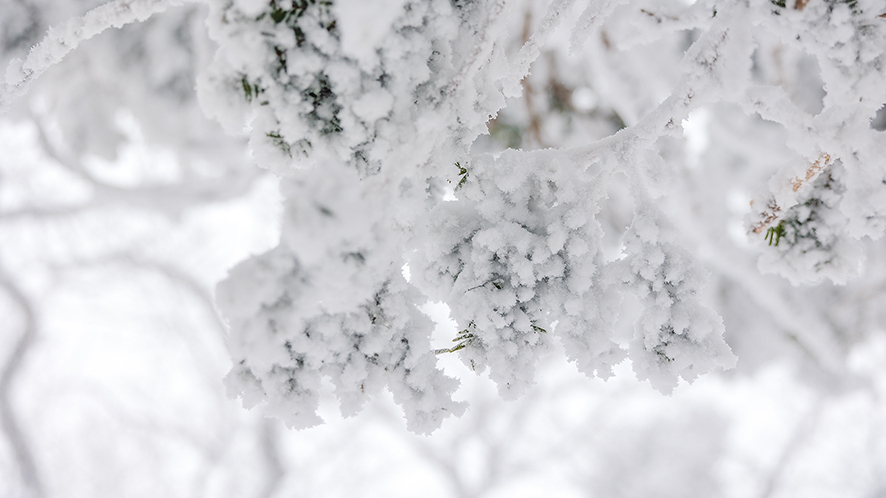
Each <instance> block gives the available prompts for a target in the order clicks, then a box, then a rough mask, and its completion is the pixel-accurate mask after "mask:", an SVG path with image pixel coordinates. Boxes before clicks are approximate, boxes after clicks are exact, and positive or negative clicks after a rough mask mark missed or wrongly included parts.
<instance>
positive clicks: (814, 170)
mask: <svg viewBox="0 0 886 498" xmlns="http://www.w3.org/2000/svg"><path fill="white" fill-rule="evenodd" d="M830 163H831V155H830V154H828V153H827V152H822V153H821V155H820V156H818V159H816V160H815V162H814V163H812V164H811V165H810V166H809V167H808V168H807V169H806V174H805V175H804V176H803V177H802V178H801V177H794V178H791V180H790V183H791V190H793V191H794V192H796V191H798V190H800V187H802V186H803V185H806V184H808V183H809V182H811V181H812V180H814V179H815V178H817V177H818V175H819V174H820V173H821V170H823V169H824V168H825V167H827V166H828V165H830ZM751 205H752V206H753V205H754V201H751ZM783 211H784V209H783V208H782V207H781V206H779V205H778V202H776V200H775V199H774V198H770V199H769V202H768V203H767V204H766V209H765V210H763V213H761V215H762V219H761V220H760V221H758V222H757V223H754V225H753V227H752V228H751V231H752V232H754V233H762V232H763V231H764V230H766V229H768V228H769V227H770V226H772V224H773V223H774V222H775V221H777V220H778V219H779V218H781V215H782V212H783Z"/></svg>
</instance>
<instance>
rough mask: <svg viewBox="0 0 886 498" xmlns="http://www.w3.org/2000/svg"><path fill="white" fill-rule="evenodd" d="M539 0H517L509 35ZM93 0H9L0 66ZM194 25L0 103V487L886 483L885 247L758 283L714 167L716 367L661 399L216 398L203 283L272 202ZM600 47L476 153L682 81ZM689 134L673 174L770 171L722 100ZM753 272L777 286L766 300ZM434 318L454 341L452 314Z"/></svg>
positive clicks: (189, 15)
mask: <svg viewBox="0 0 886 498" xmlns="http://www.w3.org/2000/svg"><path fill="white" fill-rule="evenodd" d="M536 3H539V4H541V5H536ZM545 3H546V2H529V1H527V2H524V5H523V8H524V9H525V23H526V26H527V28H526V29H527V30H528V29H529V28H528V26H530V25H531V24H532V23H533V22H537V19H538V18H539V17H540V14H539V13H540V12H543V9H544V6H545V5H544V4H545ZM639 3H641V4H642V3H643V2H639ZM646 3H650V2H646ZM96 4H97V2H95V1H92V0H64V1H62V0H0V61H2V62H3V63H4V64H5V62H6V61H7V60H9V59H11V58H12V57H14V56H20V55H21V54H23V53H25V52H26V50H27V48H28V47H29V46H31V45H33V44H34V43H35V42H36V41H38V40H39V39H40V37H41V36H42V34H43V33H44V32H45V31H46V29H47V27H48V26H49V25H52V24H57V23H58V22H60V21H62V20H65V19H67V18H69V17H71V16H74V15H80V14H82V13H83V12H85V11H86V10H87V9H88V8H90V7H92V6H94V5H96ZM636 4H637V2H634V3H632V4H631V5H632V7H631V8H633V9H635V10H636V9H637V8H640V7H638V6H637V5H636ZM644 5H645V4H644ZM626 8H627V7H626ZM204 20H205V12H204V11H203V8H202V7H201V6H191V5H188V6H185V7H176V8H174V9H171V10H169V11H168V12H165V13H163V14H162V15H158V16H155V17H154V18H152V19H151V20H149V21H147V22H145V23H141V24H136V25H131V26H127V27H125V28H124V29H121V30H113V31H112V32H107V33H104V34H102V35H101V36H99V37H97V38H95V39H93V40H90V41H88V42H86V43H84V44H83V45H82V46H81V47H80V48H79V49H77V50H76V51H75V52H73V53H72V54H71V55H70V56H69V57H68V58H67V59H66V60H65V61H64V62H63V63H62V64H59V65H58V66H56V67H54V68H53V69H51V70H50V71H49V72H47V73H46V74H45V75H44V77H43V78H42V79H41V80H40V81H38V83H37V85H36V86H35V87H34V88H33V89H32V90H31V92H30V93H29V94H28V96H27V97H26V98H24V99H21V100H19V101H18V102H17V103H16V105H15V107H14V108H13V110H12V111H11V112H10V113H9V114H6V115H4V116H2V117H0V420H2V437H0V497H4V498H5V497H10V498H24V497H29V498H31V497H33V498H37V497H47V498H48V497H66V498H69V497H121V498H122V497H163V498H173V497H242V498H247V497H256V498H258V497H298V496H310V497H312V498H319V497H375V496H378V497H417V496H421V497H428V498H430V497H513V498H516V497H535V496H538V497H542V496H543V497H653V496H654V497H705V498H709V497H717V496H722V497H755V498H756V497H759V498H763V497H776V496H780V497H790V496H803V497H840V498H846V497H865V498H874V497H886V405H884V400H883V396H884V395H886V334H884V326H886V321H884V310H886V299H884V295H886V294H884V291H886V279H884V278H883V275H884V271H883V266H884V265H883V261H882V260H883V258H884V256H886V252H884V249H883V245H882V243H878V242H870V243H869V244H868V245H867V251H868V262H867V263H866V266H865V268H864V272H863V276H862V278H861V279H860V280H858V281H855V282H852V283H850V284H849V285H848V286H846V287H838V286H834V285H832V284H830V283H823V284H819V285H818V286H816V287H811V288H806V289H801V290H798V288H794V287H792V286H791V285H790V284H787V283H786V282H784V280H783V279H781V278H780V277H774V276H769V277H765V278H764V277H760V276H759V275H756V276H753V277H747V278H748V279H751V280H753V282H752V283H748V282H747V281H745V280H743V279H742V278H739V277H738V276H736V273H739V274H740V273H742V272H745V271H747V272H748V274H750V273H754V272H756V268H755V264H754V258H755V257H756V255H755V254H754V253H753V251H752V250H751V249H750V248H749V247H748V245H747V243H746V242H744V239H743V237H744V233H743V231H742V229H741V217H742V215H743V213H744V211H745V210H746V208H745V206H747V199H748V198H749V195H750V193H749V192H745V191H742V190H738V188H737V186H736V185H734V184H730V185H727V186H724V185H723V184H722V183H723V182H726V180H724V178H726V177H725V176H722V175H721V176H720V177H716V178H715V179H714V180H711V181H710V182H709V183H705V184H703V185H705V187H703V188H709V189H711V191H712V194H711V195H712V196H719V198H720V200H721V201H722V204H721V205H720V206H718V207H716V208H713V212H714V214H715V215H718V216H719V215H722V216H721V218H720V220H721V221H720V225H719V227H718V228H719V229H721V233H720V235H719V236H720V237H721V242H722V244H723V245H724V246H728V247H729V248H730V251H731V252H728V253H716V254H708V255H707V256H704V255H703V257H705V258H707V260H706V261H707V262H709V264H711V265H712V266H713V267H714V268H718V267H717V264H721V265H722V264H723V261H727V262H728V264H729V265H732V266H733V270H734V271H733V272H732V273H730V272H729V271H726V270H723V269H717V270H713V271H715V274H716V276H715V281H714V283H712V284H711V287H712V289H711V292H712V297H711V300H712V302H714V307H715V309H717V310H718V312H720V313H721V314H722V315H723V317H724V320H725V322H726V329H727V341H728V342H729V344H730V345H731V346H732V348H733V350H734V351H735V352H736V354H737V355H738V356H739V363H738V367H737V368H736V369H734V370H732V371H729V372H726V373H723V374H716V375H708V376H705V377H704V378H702V379H700V380H698V381H696V382H695V383H694V384H692V385H685V384H682V385H680V386H679V387H678V388H677V390H676V392H675V393H674V395H673V396H671V397H666V396H662V395H661V394H659V393H658V392H656V391H654V390H652V388H651V387H650V386H649V385H648V383H640V382H637V381H636V380H635V379H634V378H633V376H632V374H631V370H630V367H629V366H628V365H626V364H622V365H620V366H619V369H618V372H617V375H616V377H615V378H613V379H610V380H609V381H608V382H603V381H600V380H589V379H588V378H586V377H584V376H583V375H581V374H579V373H578V372H577V371H576V370H575V368H574V367H573V366H572V365H571V364H567V363H566V362H565V361H563V359H562V355H560V354H555V355H553V357H552V358H551V359H550V361H547V362H545V363H544V364H542V365H541V368H540V375H539V377H538V384H537V386H535V387H534V388H533V389H532V390H531V392H530V393H529V394H528V395H525V396H523V397H522V398H520V399H519V400H517V401H515V402H504V401H502V400H500V399H499V397H498V396H497V395H496V392H495V387H494V385H493V384H492V383H491V382H490V381H489V380H488V379H487V378H485V377H484V376H475V375H473V374H472V373H471V372H470V371H469V370H468V369H467V368H466V367H465V366H464V365H462V364H461V363H460V362H458V361H457V359H456V358H454V357H452V355H441V356H440V359H439V361H440V364H441V365H443V366H444V367H445V368H446V370H447V372H449V373H451V374H452V375H454V376H456V377H458V378H459V379H461V381H462V386H461V388H460V390H459V392H458V395H457V399H463V400H469V401H470V403H471V407H470V409H469V411H468V412H467V414H466V415H464V416H463V417H461V418H459V419H450V420H447V421H446V422H445V423H444V425H443V427H442V429H440V430H438V431H437V432H436V433H434V434H433V435H432V436H428V437H425V436H416V435H414V434H411V433H409V432H407V431H406V430H405V423H404V421H403V418H402V415H401V414H400V413H399V408H397V407H396V406H395V405H394V404H393V402H392V400H390V399H388V398H382V399H377V400H375V401H374V402H373V403H372V404H371V406H370V407H369V408H368V409H367V410H366V411H364V412H363V413H362V414H360V415H358V416H356V417H353V418H350V419H341V417H340V416H339V415H338V414H337V405H336V402H335V400H334V398H333V396H332V392H331V388H330V390H329V392H328V393H327V396H326V398H325V399H324V400H323V404H322V415H323V418H324V419H326V420H327V421H328V423H327V424H326V425H323V426H319V427H316V428H313V429H309V430H305V431H289V430H287V429H285V428H284V427H283V426H282V425H281V424H280V423H279V422H278V421H276V420H271V419H264V418H263V417H262V416H261V413H259V411H258V410H253V411H251V412H250V411H246V410H243V409H242V408H241V407H240V404H239V402H238V401H232V400H229V399H227V397H226V396H225V393H224V389H223V386H222V383H221V378H222V377H223V376H224V375H225V374H226V373H227V371H228V370H229V368H230V359H229V357H228V355H227V351H226V347H225V341H224V339H225V334H226V331H225V325H224V323H223V321H222V320H221V319H220V317H219V316H218V314H217V313H216V311H215V308H214V306H213V302H212V292H213V287H214V285H215V283H216V282H217V281H219V280H220V279H221V278H223V277H224V275H225V273H226V271H227V269H228V268H230V267H231V266H233V265H234V264H235V263H237V262H238V261H240V260H242V259H244V258H245V257H247V256H248V255H250V254H257V253H259V252H262V251H265V250H267V249H268V248H270V247H272V246H273V245H274V244H275V242H276V240H277V237H278V236H279V232H278V231H279V228H278V226H277V224H278V221H277V220H278V218H279V215H280V213H279V211H280V199H279V194H278V192H277V181H276V179H275V178H274V177H273V175H271V174H269V173H266V172H263V171H261V170H259V169H258V168H256V167H255V166H253V165H252V163H251V160H250V158H249V156H248V151H247V148H246V144H245V140H243V139H240V138H232V137H229V136H226V135H225V134H224V133H222V131H221V129H220V127H219V126H218V125H217V124H214V123H212V122H210V121H208V120H206V119H205V118H204V117H203V115H202V113H201V111H200V109H199V106H198V105H197V102H196V97H195V94H194V90H193V88H194V79H195V73H196V72H197V71H198V70H199V68H201V67H203V66H204V65H205V64H206V63H207V60H208V58H209V57H211V54H212V50H213V48H212V46H211V42H210V41H209V40H208V39H207V38H206V34H205V28H204ZM525 32H526V31H524V32H523V33H520V32H515V33H514V43H515V47H519V45H520V43H521V41H522V40H521V37H525ZM612 32H613V33H615V34H612V35H611V36H613V37H614V36H615V35H616V34H618V32H619V26H618V24H617V23H615V24H614V25H613V31H612ZM691 37H692V31H691V30H686V31H679V30H678V31H675V33H674V34H673V36H671V37H670V38H668V39H667V41H668V42H669V43H672V44H673V45H674V46H675V47H680V46H684V45H685V44H686V39H689V38H691ZM611 44H612V42H611V40H610V39H608V38H607V35H606V32H605V31H604V33H603V36H602V37H600V39H599V40H595V41H594V42H593V43H591V44H590V46H589V47H588V52H587V53H585V54H572V55H569V54H568V52H567V51H566V49H565V45H566V43H565V42H563V43H558V42H557V41H556V40H555V41H554V42H553V43H551V45H550V46H549V47H548V48H547V49H546V51H545V52H544V53H543V54H542V56H541V57H540V58H539V60H538V61H537V62H536V63H535V65H534V66H533V72H532V76H531V77H530V78H528V79H527V80H526V81H525V82H524V97H523V98H521V99H515V100H513V101H511V102H509V104H508V107H507V108H506V110H505V111H504V112H503V113H502V114H501V115H499V117H498V118H497V119H495V120H493V121H492V122H490V125H489V128H490V135H489V137H486V138H484V139H483V140H482V141H479V142H478V143H476V144H475V146H474V147H475V149H476V150H477V151H478V152H480V151H490V150H492V151H495V150H502V149H503V148H506V147H521V148H524V149H533V148H540V147H549V146H564V145H571V144H575V143H584V142H587V141H588V140H589V139H591V138H600V137H603V136H606V135H609V134H611V133H613V132H614V131H616V130H618V129H620V128H621V127H623V126H625V125H626V124H627V125H630V124H632V123H633V122H636V120H637V119H638V116H639V115H642V114H643V112H644V109H648V108H649V106H651V105H654V104H655V103H656V102H657V101H658V100H659V99H660V98H662V97H663V96H664V95H667V91H668V90H669V86H668V85H669V84H670V83H669V80H668V79H667V75H668V74H670V72H672V71H673V70H674V68H673V67H671V66H669V65H668V61H667V60H664V59H661V58H659V57H658V56H657V55H656V54H657V53H658V52H657V50H660V49H661V47H660V46H654V47H653V46H649V45H643V44H638V45H633V46H630V47H627V48H625V49H624V50H621V49H618V50H616V49H612V48H611ZM608 50H609V51H611V53H608V52H607V51H608ZM676 53H678V54H679V53H680V50H679V49H678V50H676ZM759 58H760V59H759V61H760V66H761V68H762V69H761V74H763V76H761V77H767V76H766V75H767V74H769V73H766V71H770V72H771V73H773V74H774V73H775V72H779V77H780V78H782V79H783V81H784V84H785V86H786V88H792V89H794V90H796V92H794V94H795V95H796V96H797V99H798V102H811V104H809V105H810V106H811V107H813V108H814V107H815V102H816V99H818V100H817V101H818V102H819V104H818V105H819V107H820V99H821V94H822V90H821V86H820V80H818V79H816V77H815V72H816V71H817V67H816V66H815V62H814V60H811V61H810V59H808V58H804V57H802V55H798V54H791V53H789V52H787V51H785V52H783V53H780V54H770V53H765V54H764V53H762V52H761V54H760V55H759ZM776 59H777V60H776ZM778 64H782V65H783V67H782V66H778V67H777V68H775V65H778ZM810 75H811V76H810ZM810 81H811V83H810ZM791 85H793V86H791ZM816 85H818V86H816ZM804 99H805V100H804ZM645 100H648V102H646V101H645ZM881 114H883V113H881ZM684 125H685V126H684V128H685V130H686V136H685V140H683V141H679V140H674V141H673V143H670V144H669V145H667V144H666V145H667V146H668V147H671V148H672V149H673V153H672V156H673V157H675V158H679V161H683V162H685V163H686V164H687V165H688V166H687V168H688V171H697V170H698V169H699V168H702V166H700V165H705V164H712V163H717V164H726V165H732V166H731V167H734V168H736V169H737V170H742V168H744V167H746V164H745V163H741V162H740V161H738V162H736V161H732V162H729V160H727V159H728V158H727V155H728V154H732V156H728V157H743V158H745V159H746V158H747V157H748V156H752V157H754V158H756V160H757V163H755V164H756V166H755V167H759V169H760V170H762V171H764V173H759V174H758V173H757V172H756V171H754V172H750V173H742V174H743V175H745V178H762V179H765V178H766V174H771V171H769V170H766V169H765V167H766V166H767V164H769V163H772V162H777V161H776V160H775V159H772V157H776V158H777V157H778V154H779V150H780V149H779V148H780V147H781V148H783V147H784V146H783V141H780V139H779V138H778V137H777V136H775V137H774V138H771V140H770V142H766V141H765V140H763V139H762V137H771V136H772V135H773V134H775V135H777V133H778V130H774V131H773V128H772V126H769V127H767V126H768V125H767V124H765V123H764V122H763V121H762V120H760V119H759V117H754V116H746V115H744V114H742V113H741V112H740V111H738V110H737V109H732V108H728V107H727V108H723V109H711V110H710V111H707V110H706V112H700V113H696V114H695V115H693V116H692V118H691V119H690V120H689V121H688V122H686V123H684ZM872 126H874V127H880V128H878V129H881V130H882V128H883V127H886V120H881V122H874V123H873V125H872ZM751 128H752V129H753V130H756V131H747V130H748V129H751ZM736 130H738V131H736ZM737 135H741V136H744V137H746V140H747V143H753V144H754V146H753V147H745V145H746V143H745V144H742V143H740V142H736V139H735V137H736V136H737ZM730 144H732V145H733V147H732V148H730V147H729V145H730ZM724 158H727V159H724ZM767 158H768V159H767ZM767 161H769V162H768V163H767ZM742 171H743V170H742ZM767 171H768V173H767ZM755 175H756V176H755ZM739 176H741V175H739ZM698 178H702V179H705V177H704V176H699V177H698ZM712 178H714V177H712ZM718 179H719V180H720V183H717V181H715V180H718ZM705 181H707V180H705ZM748 183H749V184H751V183H752V182H748ZM699 188H702V187H699ZM610 198H611V199H612V202H613V205H614V206H615V207H611V208H609V209H608V210H607V209H606V208H604V212H607V213H609V215H610V218H611V219H610V223H611V224H612V225H613V226H615V227H621V228H624V226H626V224H627V223H628V222H629V220H627V219H623V217H622V218H620V212H619V210H618V209H617V203H618V202H619V200H620V199H623V198H624V197H623V196H621V197H620V196H619V194H618V192H612V193H611V194H610ZM699 230H709V228H708V227H705V226H701V227H699ZM690 237H691V235H690ZM616 246H617V244H616ZM700 250H701V251H702V252H704V250H705V249H704V248H702V249H700ZM708 250H709V251H714V252H716V250H715V249H710V248H708ZM730 275H732V280H730ZM753 286H760V287H761V288H763V287H765V288H767V289H776V290H773V291H771V294H769V295H768V296H767V297H764V298H763V300H764V301H768V304H769V305H770V306H769V307H767V306H766V304H767V303H761V302H760V299H757V298H755V296H754V295H753V294H752V293H749V292H748V291H747V289H748V288H750V287H753ZM773 296H775V297H773ZM779 299H781V301H779ZM808 310H814V311H815V313H816V314H810V313H811V312H809V313H807V312H808ZM425 311H426V312H427V313H428V314H430V315H431V316H432V317H434V318H435V320H437V321H438V330H437V331H436V332H435V336H434V340H435V344H439V346H438V347H445V346H446V345H447V343H448V338H450V337H452V336H453V335H454V330H455V326H454V325H453V324H451V323H450V322H448V321H447V319H446V310H445V307H442V306H441V305H435V304H433V303H429V304H428V305H427V306H426V307H425ZM626 315H627V316H626V317H625V319H624V320H623V321H624V322H625V323H624V325H625V326H628V325H629V323H630V318H631V316H630V315H631V314H630V313H626Z"/></svg>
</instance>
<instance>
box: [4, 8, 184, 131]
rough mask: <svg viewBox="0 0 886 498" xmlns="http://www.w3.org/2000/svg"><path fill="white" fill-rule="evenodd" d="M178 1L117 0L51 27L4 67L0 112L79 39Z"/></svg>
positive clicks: (62, 57)
mask: <svg viewBox="0 0 886 498" xmlns="http://www.w3.org/2000/svg"><path fill="white" fill-rule="evenodd" d="M180 3H181V0H116V1H112V2H108V3H106V4H104V5H101V6H99V7H96V8H94V9H92V10H90V11H89V12H87V13H86V14H84V15H83V16H82V17H76V18H74V19H71V20H69V21H67V22H66V23H64V24H61V25H59V26H55V27H52V28H50V29H49V32H48V33H47V34H46V37H45V38H43V40H42V41H41V42H40V43H38V44H37V45H35V46H34V47H32V48H31V51H30V52H29V53H28V56H27V57H26V58H25V60H21V59H17V58H16V59H13V60H12V61H10V62H9V65H8V66H7V67H6V75H5V80H4V81H3V83H2V86H0V113H3V112H5V111H6V110H7V109H8V107H9V105H10V104H11V103H12V102H13V101H14V100H15V99H16V98H18V97H20V96H22V95H24V94H25V93H27V91H28V88H29V87H30V85H31V83H33V82H34V80H36V79H37V78H39V77H40V75H42V74H43V73H44V72H45V71H46V70H47V69H49V68H50V67H52V66H54V65H56V64H58V63H59V62H61V61H62V59H64V57H65V56H66V55H68V53H70V52H71V51H72V50H74V49H75V48H77V46H78V45H79V44H80V42H83V41H86V40H88V39H90V38H92V37H93V36H95V35H98V34H100V33H102V32H103V31H105V30H107V29H108V28H121V27H123V26H125V25H127V24H131V23H133V22H139V21H144V20H145V19H147V18H149V17H151V16H152V15H154V14H156V13H159V12H163V11H164V10H166V9H167V8H169V7H170V6H173V5H179V4H180Z"/></svg>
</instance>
